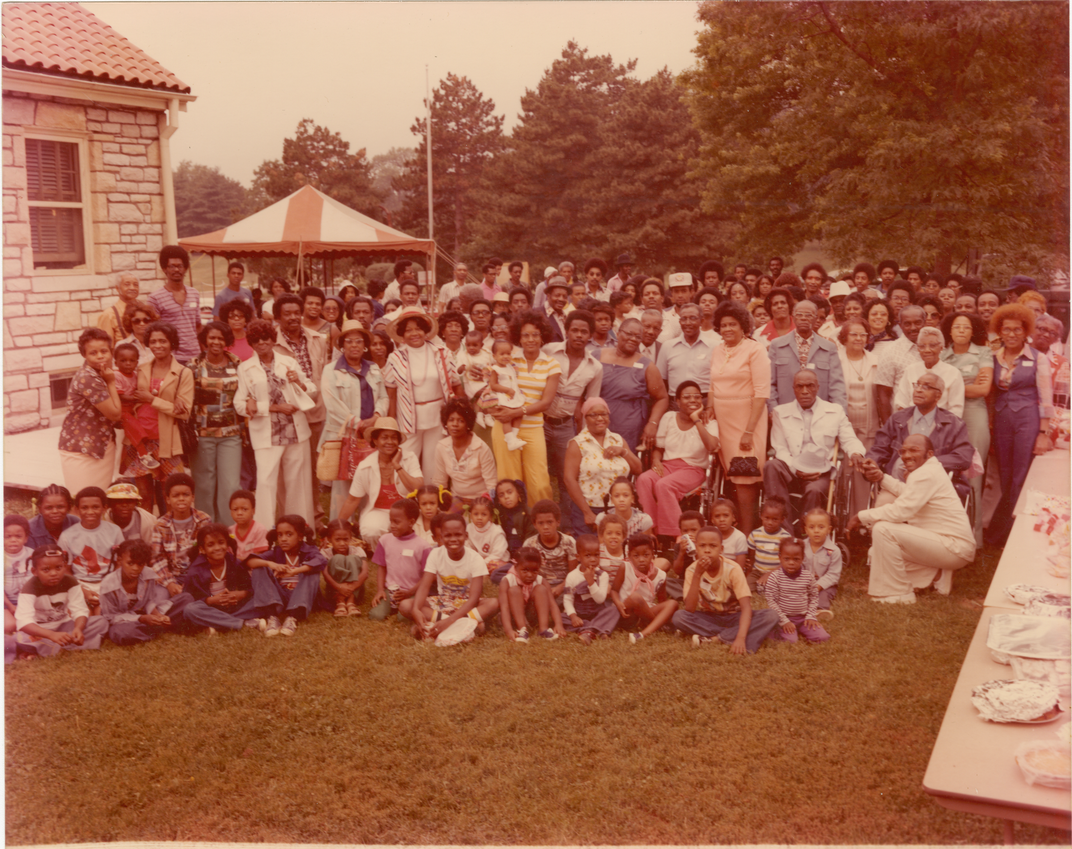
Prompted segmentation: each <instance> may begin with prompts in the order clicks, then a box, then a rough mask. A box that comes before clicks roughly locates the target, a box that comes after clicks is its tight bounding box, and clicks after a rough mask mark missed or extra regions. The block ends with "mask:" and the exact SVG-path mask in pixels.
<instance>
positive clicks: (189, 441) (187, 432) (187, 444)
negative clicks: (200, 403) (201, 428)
mask: <svg viewBox="0 0 1072 849" xmlns="http://www.w3.org/2000/svg"><path fill="white" fill-rule="evenodd" d="M183 371H188V372H190V375H191V377H193V370H192V369H190V368H189V367H188V366H183ZM193 379H194V385H195V392H194V400H195V401H196V399H197V393H196V382H197V378H193ZM180 380H181V372H180ZM176 392H178V390H177V389H176ZM175 424H177V425H178V426H179V440H180V441H181V442H182V453H183V454H184V455H185V456H186V459H187V461H189V462H193V457H194V455H195V454H196V453H197V417H196V416H195V415H194V410H193V409H192V407H191V409H190V412H189V414H188V415H187V416H186V418H185V419H180V418H178V417H176V418H175Z"/></svg>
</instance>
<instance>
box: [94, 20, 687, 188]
mask: <svg viewBox="0 0 1072 849" xmlns="http://www.w3.org/2000/svg"><path fill="white" fill-rule="evenodd" d="M85 5H86V6H88V7H89V8H90V9H91V10H92V11H93V12H94V13H95V14H96V15H97V16H98V17H100V18H101V19H102V20H104V21H105V22H106V23H107V24H109V25H110V26H111V27H112V28H113V29H115V30H116V31H118V32H119V33H120V34H122V35H123V36H125V37H126V38H128V39H129V40H130V41H132V42H134V44H136V45H137V46H138V47H140V48H141V49H142V50H144V51H145V52H146V53H148V54H149V55H150V56H152V57H153V58H154V59H156V60H157V61H158V62H160V63H161V64H162V65H163V66H164V67H165V68H167V69H168V70H170V71H171V72H172V73H174V74H175V75H176V76H178V77H179V79H181V80H182V81H183V82H185V83H186V84H187V85H189V86H190V87H191V89H192V91H193V94H194V95H196V96H197V100H196V101H195V102H193V103H191V104H190V105H189V110H188V111H187V112H185V113H181V115H180V128H179V131H178V132H177V133H176V134H175V136H174V137H173V138H172V143H171V151H172V154H171V155H172V166H173V167H177V166H178V164H179V162H181V161H182V160H183V159H189V160H191V161H193V162H196V163H199V164H203V165H210V166H217V167H219V168H220V170H221V171H222V172H223V173H224V174H226V175H227V176H228V177H232V178H234V179H236V180H238V181H239V182H241V183H242V184H243V185H246V186H248V185H249V183H250V181H251V180H252V177H253V170H254V169H255V168H256V167H257V166H258V165H260V163H261V162H263V161H264V160H265V159H278V158H279V157H280V156H281V155H282V144H283V139H284V138H285V137H286V136H291V135H293V133H294V131H295V128H296V127H297V125H298V122H299V121H300V120H301V119H302V118H312V119H313V121H315V122H316V123H318V124H320V125H322V126H326V127H328V128H329V129H331V130H332V131H333V132H337V133H339V134H340V135H342V137H343V138H344V139H345V140H346V141H348V142H350V149H351V151H356V150H358V149H360V148H362V147H364V148H366V150H367V154H368V156H369V158H371V157H372V156H374V155H375V154H378V153H386V152H387V151H388V150H389V149H390V148H391V147H396V146H399V147H413V146H415V145H416V138H415V137H414V136H413V134H412V133H411V132H410V130H409V128H410V125H411V124H412V123H413V120H414V118H416V117H417V116H418V114H423V110H424V106H423V101H424V97H425V93H426V89H425V65H426V64H427V65H428V71H429V74H430V78H431V85H432V88H435V86H436V85H437V83H438V81H439V80H441V79H442V78H443V77H445V76H446V75H447V74H448V73H454V74H457V75H459V76H466V77H469V79H470V80H472V81H473V83H474V84H475V85H476V87H477V88H478V89H479V90H480V91H481V92H482V93H483V94H484V96H485V97H490V98H491V99H492V100H494V101H495V107H496V111H497V112H498V114H500V115H504V116H505V117H506V125H505V128H506V130H507V131H509V129H510V128H511V127H512V126H513V124H514V123H515V122H516V120H517V115H518V113H519V112H520V108H521V107H520V100H521V96H522V94H524V92H525V89H526V88H530V89H535V88H536V86H537V84H538V83H539V81H540V78H541V77H542V76H543V73H544V71H545V70H547V69H548V68H549V67H550V66H551V63H552V62H553V61H554V60H555V59H557V58H558V57H559V56H560V55H561V52H562V49H563V48H564V47H565V46H566V43H567V41H569V40H570V39H573V40H575V41H577V42H578V44H580V45H581V46H582V47H587V48H588V51H589V53H590V54H596V55H602V54H608V53H609V54H610V55H611V56H612V57H613V59H614V61H615V62H616V63H619V64H622V63H625V62H626V61H627V60H629V59H636V60H637V68H636V71H635V75H636V76H637V77H639V78H647V77H650V76H651V75H653V74H654V73H656V72H657V71H658V70H660V69H661V68H663V67H664V66H665V67H668V68H669V69H670V71H671V72H673V73H675V74H676V73H679V72H681V71H683V70H684V69H685V68H687V67H689V66H691V65H692V64H693V61H694V56H693V54H692V52H691V51H692V48H693V47H694V46H695V45H696V31H697V29H698V23H697V20H696V5H697V4H696V3H695V2H685V0H646V2H624V0H588V2H566V1H565V0H559V1H558V2H527V1H526V2H454V1H453V0H441V2H368V0H365V2H330V3H327V2H243V3H235V2H197V3H169V2H100V3H98V2H89V3H86V4H85ZM434 131H435V129H434V126H433V133H434Z"/></svg>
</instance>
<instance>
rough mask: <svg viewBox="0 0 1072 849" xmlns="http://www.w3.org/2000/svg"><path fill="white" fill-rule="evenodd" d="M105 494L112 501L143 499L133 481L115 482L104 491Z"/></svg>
mask: <svg viewBox="0 0 1072 849" xmlns="http://www.w3.org/2000/svg"><path fill="white" fill-rule="evenodd" d="M104 496H105V498H108V499H109V500H112V501H141V493H140V492H138V488H137V487H136V486H134V484H132V483H113V484H112V485H111V486H110V487H108V488H107V489H106V490H105V491H104Z"/></svg>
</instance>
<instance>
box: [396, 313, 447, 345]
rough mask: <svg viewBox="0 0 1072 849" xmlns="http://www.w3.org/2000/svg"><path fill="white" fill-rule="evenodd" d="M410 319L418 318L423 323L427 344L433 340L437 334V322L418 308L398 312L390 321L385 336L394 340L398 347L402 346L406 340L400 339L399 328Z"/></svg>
mask: <svg viewBox="0 0 1072 849" xmlns="http://www.w3.org/2000/svg"><path fill="white" fill-rule="evenodd" d="M411 318H419V319H420V320H421V321H422V322H424V325H425V327H426V328H427V330H426V331H425V334H424V338H425V339H427V340H428V341H429V342H430V341H432V340H433V339H435V338H436V336H437V335H438V334H439V322H438V321H436V320H435V318H434V317H433V316H430V315H428V313H426V312H425V311H424V310H422V309H421V308H420V307H402V308H401V309H400V310H398V312H397V313H396V315H395V317H394V318H393V319H391V323H390V324H388V325H387V335H388V336H390V337H391V338H392V339H394V340H395V342H397V343H398V344H399V345H404V344H405V342H406V340H405V339H403V338H402V333H401V330H400V328H401V327H402V325H403V324H405V323H406V322H407V321H408V320H409V319H411Z"/></svg>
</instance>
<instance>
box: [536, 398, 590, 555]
mask: <svg viewBox="0 0 1072 849" xmlns="http://www.w3.org/2000/svg"><path fill="white" fill-rule="evenodd" d="M576 435H577V428H576V424H575V422H574V419H573V418H572V417H571V418H570V419H569V420H568V421H565V422H562V423H561V424H556V425H553V424H549V423H548V422H547V418H546V417H544V422H543V438H544V439H545V440H546V441H547V470H548V471H549V472H550V473H551V477H552V478H554V479H555V480H556V481H558V506H559V507H560V508H561V510H562V524H561V526H560V528H559V530H561V531H562V533H564V534H569V535H570V536H573V499H572V498H570V497H569V495H568V494H567V493H566V486H565V484H564V483H563V482H562V466H563V465H564V464H565V462H566V446H567V445H569V441H570V440H571V439H573V437H575V436H576ZM581 524H582V525H583V524H584V523H583V522H582V523H581Z"/></svg>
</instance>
